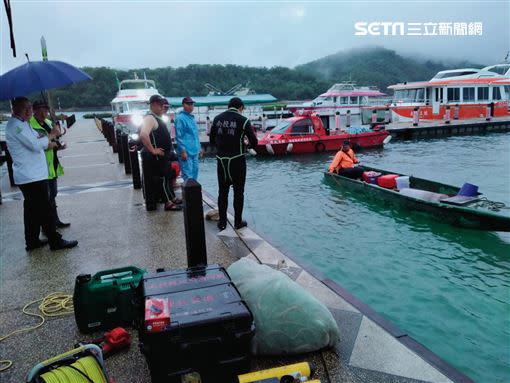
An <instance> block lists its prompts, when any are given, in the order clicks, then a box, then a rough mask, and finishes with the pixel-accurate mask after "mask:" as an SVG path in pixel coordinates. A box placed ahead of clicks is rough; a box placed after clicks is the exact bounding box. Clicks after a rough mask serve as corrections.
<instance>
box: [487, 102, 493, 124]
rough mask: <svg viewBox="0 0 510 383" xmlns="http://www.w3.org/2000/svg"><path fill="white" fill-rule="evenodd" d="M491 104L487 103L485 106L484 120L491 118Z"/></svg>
mask: <svg viewBox="0 0 510 383" xmlns="http://www.w3.org/2000/svg"><path fill="white" fill-rule="evenodd" d="M491 114H492V113H491V104H487V108H486V109H485V121H490V120H491Z"/></svg>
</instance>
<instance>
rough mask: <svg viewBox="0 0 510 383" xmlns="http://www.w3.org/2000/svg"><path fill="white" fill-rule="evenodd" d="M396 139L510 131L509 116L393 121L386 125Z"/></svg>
mask: <svg viewBox="0 0 510 383" xmlns="http://www.w3.org/2000/svg"><path fill="white" fill-rule="evenodd" d="M386 130H387V131H388V132H390V134H391V136H392V137H393V139H394V140H419V139H430V138H443V137H450V136H463V135H471V134H486V133H502V132H510V118H509V117H495V118H492V119H491V120H490V121H486V119H485V118H480V119H473V120H452V121H451V122H450V123H449V124H447V123H445V122H444V121H427V122H419V123H418V125H417V126H413V123H412V122H392V123H389V124H387V125H386Z"/></svg>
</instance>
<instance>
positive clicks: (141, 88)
mask: <svg viewBox="0 0 510 383" xmlns="http://www.w3.org/2000/svg"><path fill="white" fill-rule="evenodd" d="M155 94H159V92H158V90H157V89H156V83H155V82H154V81H153V80H147V79H143V80H141V79H138V78H136V77H135V79H132V80H124V81H121V83H120V84H119V90H118V92H117V95H116V96H115V98H114V99H113V100H112V101H111V102H110V103H111V105H112V112H113V121H114V124H115V126H117V125H123V126H126V127H127V128H128V129H129V131H131V132H136V131H137V130H138V128H139V127H140V126H141V124H142V120H143V116H144V115H145V114H147V112H148V111H149V99H150V98H151V96H152V95H155Z"/></svg>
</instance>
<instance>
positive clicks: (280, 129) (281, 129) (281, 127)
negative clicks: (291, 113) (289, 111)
mask: <svg viewBox="0 0 510 383" xmlns="http://www.w3.org/2000/svg"><path fill="white" fill-rule="evenodd" d="M290 124H291V122H290V121H282V122H280V123H278V125H276V126H275V127H274V128H273V129H272V130H271V133H276V134H283V133H285V132H286V131H287V129H288V128H289V126H290Z"/></svg>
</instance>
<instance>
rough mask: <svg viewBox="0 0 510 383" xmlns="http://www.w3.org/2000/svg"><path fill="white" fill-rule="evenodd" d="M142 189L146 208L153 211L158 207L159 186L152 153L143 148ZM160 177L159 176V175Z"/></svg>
mask: <svg viewBox="0 0 510 383" xmlns="http://www.w3.org/2000/svg"><path fill="white" fill-rule="evenodd" d="M141 157H142V189H143V198H145V210H147V211H152V210H156V209H157V208H158V205H157V197H158V193H157V190H158V186H157V184H156V182H155V177H154V174H153V169H152V166H151V165H152V154H149V153H147V152H145V151H143V150H142V153H141ZM158 179H159V177H158Z"/></svg>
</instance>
